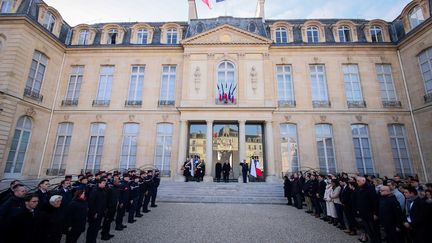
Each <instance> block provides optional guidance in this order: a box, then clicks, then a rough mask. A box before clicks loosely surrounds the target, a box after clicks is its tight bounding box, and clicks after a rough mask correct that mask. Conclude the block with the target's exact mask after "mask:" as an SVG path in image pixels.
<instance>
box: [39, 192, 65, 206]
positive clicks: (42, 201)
mask: <svg viewBox="0 0 432 243" xmlns="http://www.w3.org/2000/svg"><path fill="white" fill-rule="evenodd" d="M36 195H37V196H38V198H39V203H38V205H37V207H38V208H46V207H48V205H49V204H50V203H49V200H50V198H51V193H50V192H49V191H47V192H42V191H41V190H40V189H38V190H37V191H36ZM62 201H63V199H62Z"/></svg>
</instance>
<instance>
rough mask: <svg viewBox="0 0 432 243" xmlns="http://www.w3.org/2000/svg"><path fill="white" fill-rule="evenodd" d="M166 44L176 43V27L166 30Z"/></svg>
mask: <svg viewBox="0 0 432 243" xmlns="http://www.w3.org/2000/svg"><path fill="white" fill-rule="evenodd" d="M166 37H167V44H171V45H173V44H177V29H174V28H171V29H169V30H168V31H167V36H166Z"/></svg>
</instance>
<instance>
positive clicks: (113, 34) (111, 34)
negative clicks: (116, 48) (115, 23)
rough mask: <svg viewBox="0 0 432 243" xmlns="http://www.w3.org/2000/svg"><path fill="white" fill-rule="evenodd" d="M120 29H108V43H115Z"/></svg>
mask: <svg viewBox="0 0 432 243" xmlns="http://www.w3.org/2000/svg"><path fill="white" fill-rule="evenodd" d="M117 36H118V31H117V30H116V29H110V30H109V31H108V39H107V44H111V45H115V44H116V41H117Z"/></svg>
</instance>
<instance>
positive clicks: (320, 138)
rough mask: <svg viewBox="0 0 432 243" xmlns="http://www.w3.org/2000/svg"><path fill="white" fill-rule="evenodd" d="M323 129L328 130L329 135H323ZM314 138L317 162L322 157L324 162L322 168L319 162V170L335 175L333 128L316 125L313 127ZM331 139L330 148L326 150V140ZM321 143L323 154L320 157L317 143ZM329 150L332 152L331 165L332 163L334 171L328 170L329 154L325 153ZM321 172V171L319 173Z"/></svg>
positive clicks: (327, 125) (325, 125)
mask: <svg viewBox="0 0 432 243" xmlns="http://www.w3.org/2000/svg"><path fill="white" fill-rule="evenodd" d="M324 129H328V131H329V133H327V134H326V133H324V132H323V131H324ZM315 137H316V146H317V155H318V161H319V158H320V157H322V156H323V158H324V160H325V165H324V167H322V165H321V162H320V161H319V166H320V170H321V168H324V169H325V172H326V173H327V174H328V173H336V172H337V162H336V150H335V142H334V138H333V126H332V125H331V124H325V123H321V124H316V125H315ZM328 139H331V146H332V147H331V148H328V146H327V143H326V140H328ZM319 142H322V144H323V150H324V154H323V155H320V152H319V151H320V150H319V147H318V143H319ZM328 149H331V150H332V151H333V163H334V170H330V163H331V161H330V160H331V158H330V157H329V154H328V153H327V150H328ZM321 172H322V171H321Z"/></svg>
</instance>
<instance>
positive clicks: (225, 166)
mask: <svg viewBox="0 0 432 243" xmlns="http://www.w3.org/2000/svg"><path fill="white" fill-rule="evenodd" d="M230 170H231V166H230V164H229V163H228V161H225V162H224V164H223V166H222V171H223V179H224V182H225V183H228V179H229V174H230Z"/></svg>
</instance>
